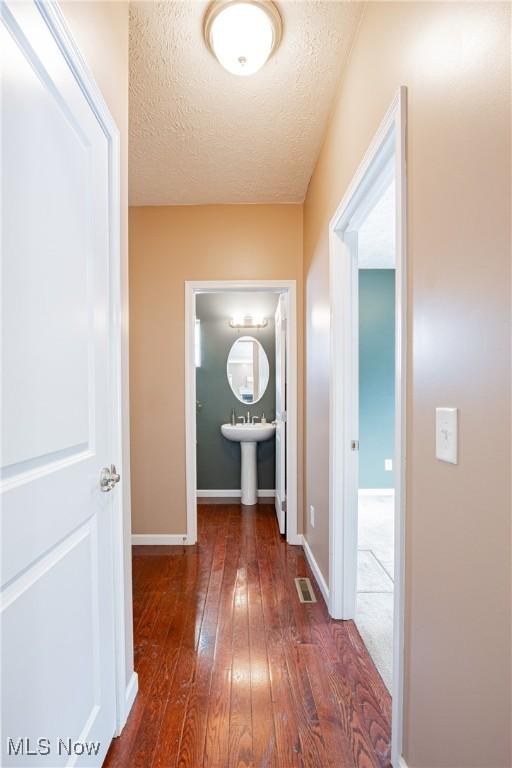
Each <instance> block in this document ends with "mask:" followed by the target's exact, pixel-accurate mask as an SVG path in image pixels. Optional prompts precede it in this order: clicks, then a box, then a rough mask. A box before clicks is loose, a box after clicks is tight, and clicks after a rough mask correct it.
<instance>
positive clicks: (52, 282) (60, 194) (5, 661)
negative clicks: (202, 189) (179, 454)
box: [0, 2, 117, 767]
mask: <svg viewBox="0 0 512 768" xmlns="http://www.w3.org/2000/svg"><path fill="white" fill-rule="evenodd" d="M1 13H2V24H0V35H1V43H0V48H1V52H2V165H3V170H2V223H3V231H2V306H3V309H2V341H3V349H2V481H1V491H2V551H1V555H2V559H1V584H2V592H1V602H0V608H1V622H2V624H1V629H2V637H1V640H2V657H1V664H2V669H1V671H2V755H3V758H2V765H5V766H9V765H16V766H28V765H29V766H37V765H46V766H50V765H51V766H52V767H53V766H59V765H65V764H74V765H88V766H99V765H101V763H102V761H103V759H104V756H105V754H106V751H107V749H108V746H109V744H110V741H111V738H112V736H113V735H114V732H115V730H116V675H115V669H116V654H115V638H114V569H113V559H114V551H113V535H112V529H113V525H114V520H113V496H114V494H115V493H116V489H115V488H114V489H113V490H112V491H110V492H106V493H103V492H101V490H100V484H99V475H100V470H101V469H102V467H106V466H107V467H108V466H109V465H110V463H111V462H112V461H113V460H115V457H114V453H113V452H114V436H113V429H112V425H113V416H112V407H113V403H114V390H115V388H116V386H117V382H115V381H113V379H112V376H111V364H110V361H111V356H112V354H113V350H112V347H111V342H112V334H111V318H112V313H111V310H112V307H111V304H110V282H109V281H110V273H109V258H110V248H111V222H110V216H111V215H112V210H111V205H110V199H109V173H110V169H109V162H110V157H109V145H108V139H107V137H106V135H105V133H104V131H103V129H102V126H101V125H100V121H99V120H98V117H97V115H96V113H95V111H94V110H93V108H92V106H91V104H90V103H89V101H88V100H87V98H86V95H85V93H84V91H83V89H82V88H81V87H80V85H79V83H78V82H77V80H76V78H75V77H74V74H73V72H72V70H71V68H70V67H69V65H68V62H67V59H66V56H65V54H64V52H63V51H62V49H61V48H60V47H59V45H58V43H57V41H56V39H55V37H54V36H53V35H52V32H51V31H50V28H49V26H48V25H47V23H46V22H45V18H44V13H43V11H42V10H40V9H39V7H38V6H37V5H36V4H32V3H16V2H13V3H10V2H5V3H2V6H1ZM9 739H12V740H13V743H14V745H15V747H16V748H17V750H18V754H17V755H14V754H11V755H9V754H8V750H9ZM20 739H23V740H25V741H24V743H23V745H22V747H21V749H22V750H23V752H24V755H21V753H20V742H19V740H20ZM37 739H45V740H48V748H49V750H50V754H48V755H46V756H45V755H43V754H40V755H27V754H26V752H27V750H32V751H34V750H35V751H36V752H37V751H38V745H37ZM59 739H62V741H63V744H64V746H62V745H61V744H60V742H59ZM27 740H29V741H28V742H27ZM69 740H71V745H72V744H74V743H75V742H78V746H77V748H73V753H74V756H73V753H72V754H71V756H70V755H69V753H68V751H67V748H69V747H70V741H69ZM83 742H88V743H89V745H90V747H89V748H90V749H91V750H92V752H93V754H91V755H87V748H85V754H84V747H82V746H80V744H81V743H83ZM94 742H99V747H98V749H97V750H96V747H95V746H94ZM45 744H46V742H45ZM44 746H45V745H43V748H44ZM95 752H96V754H94V753H95Z"/></svg>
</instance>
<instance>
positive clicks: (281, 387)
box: [275, 295, 286, 533]
mask: <svg viewBox="0 0 512 768" xmlns="http://www.w3.org/2000/svg"><path fill="white" fill-rule="evenodd" d="M275 334H276V499H275V503H276V515H277V522H278V524H279V531H280V532H281V533H286V298H285V297H284V296H283V295H281V296H280V297H279V303H278V305H277V309H276V314H275Z"/></svg>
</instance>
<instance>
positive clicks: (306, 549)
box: [302, 536, 329, 606]
mask: <svg viewBox="0 0 512 768" xmlns="http://www.w3.org/2000/svg"><path fill="white" fill-rule="evenodd" d="M302 546H303V548H304V552H305V554H306V558H307V561H308V563H309V565H310V568H311V570H312V571H313V573H314V575H315V579H316V580H317V583H318V586H319V587H320V591H321V593H322V595H323V598H324V600H325V604H326V605H327V606H329V587H328V586H327V582H326V580H325V579H324V577H323V575H322V571H321V570H320V568H319V567H318V563H317V561H316V560H315V556H314V555H313V552H312V551H311V547H310V546H309V544H308V542H307V541H306V539H305V537H304V536H303V537H302Z"/></svg>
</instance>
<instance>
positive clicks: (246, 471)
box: [240, 442, 258, 505]
mask: <svg viewBox="0 0 512 768" xmlns="http://www.w3.org/2000/svg"><path fill="white" fill-rule="evenodd" d="M240 448H241V452H242V477H241V486H242V504H248V505H252V504H257V502H258V488H257V482H256V443H255V442H250V443H240Z"/></svg>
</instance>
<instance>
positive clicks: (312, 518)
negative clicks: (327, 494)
mask: <svg viewBox="0 0 512 768" xmlns="http://www.w3.org/2000/svg"><path fill="white" fill-rule="evenodd" d="M309 522H310V523H311V527H312V528H314V527H315V508H314V506H313V505H312V504H311V505H310V507H309Z"/></svg>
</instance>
